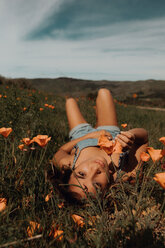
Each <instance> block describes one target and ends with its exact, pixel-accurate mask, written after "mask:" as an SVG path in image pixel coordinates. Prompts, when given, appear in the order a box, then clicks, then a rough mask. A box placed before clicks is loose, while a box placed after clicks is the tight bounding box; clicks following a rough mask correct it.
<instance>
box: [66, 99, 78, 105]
mask: <svg viewBox="0 0 165 248" xmlns="http://www.w3.org/2000/svg"><path fill="white" fill-rule="evenodd" d="M75 103H76V100H75V99H74V98H73V97H69V98H67V99H66V107H68V106H70V105H73V104H75Z"/></svg>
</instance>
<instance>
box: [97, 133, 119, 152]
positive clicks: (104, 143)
mask: <svg viewBox="0 0 165 248" xmlns="http://www.w3.org/2000/svg"><path fill="white" fill-rule="evenodd" d="M97 144H98V146H100V148H101V149H103V150H104V151H105V152H106V153H107V154H108V155H111V154H112V153H121V152H122V146H121V144H120V142H119V141H114V140H109V138H108V136H106V135H104V134H103V135H100V137H99V139H98V143H97Z"/></svg>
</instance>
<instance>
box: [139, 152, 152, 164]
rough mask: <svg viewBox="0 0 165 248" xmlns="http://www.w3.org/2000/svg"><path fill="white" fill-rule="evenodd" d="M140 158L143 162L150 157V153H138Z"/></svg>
mask: <svg viewBox="0 0 165 248" xmlns="http://www.w3.org/2000/svg"><path fill="white" fill-rule="evenodd" d="M140 159H141V160H142V161H143V162H147V161H148V160H149V159H150V155H149V154H148V153H146V152H142V153H141V154H140Z"/></svg>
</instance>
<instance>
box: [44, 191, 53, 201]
mask: <svg viewBox="0 0 165 248" xmlns="http://www.w3.org/2000/svg"><path fill="white" fill-rule="evenodd" d="M52 193H53V190H51V191H50V193H49V194H48V195H47V196H46V197H45V201H46V202H48V201H49V200H50V198H51V197H52Z"/></svg>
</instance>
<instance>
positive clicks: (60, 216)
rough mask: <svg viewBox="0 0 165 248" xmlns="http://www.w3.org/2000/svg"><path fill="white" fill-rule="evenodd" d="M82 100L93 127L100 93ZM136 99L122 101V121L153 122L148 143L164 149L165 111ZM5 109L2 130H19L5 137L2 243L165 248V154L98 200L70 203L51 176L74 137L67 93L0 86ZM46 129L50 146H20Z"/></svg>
mask: <svg viewBox="0 0 165 248" xmlns="http://www.w3.org/2000/svg"><path fill="white" fill-rule="evenodd" d="M77 101H78V104H79V106H80V108H81V110H82V112H83V114H84V116H85V118H86V119H87V121H88V122H90V123H91V124H92V125H94V124H95V121H96V120H95V108H94V107H95V99H94V97H93V98H89V97H79V98H77ZM133 101H134V106H133V105H130V106H129V105H125V104H121V103H120V102H118V101H117V102H116V108H117V114H118V122H119V126H120V125H121V124H122V123H127V124H128V127H127V128H126V129H130V128H134V127H144V128H146V129H147V130H148V132H149V143H150V144H149V146H151V147H154V148H155V149H163V144H162V143H161V142H160V141H159V138H160V137H162V136H165V125H164V117H163V114H162V112H159V111H151V110H150V111H148V110H143V109H137V108H136V104H137V102H136V98H135V99H134V100H133ZM45 104H46V105H45ZM0 113H1V118H0V128H2V127H6V128H12V132H11V133H10V134H9V136H8V137H7V138H5V137H3V136H2V135H0V146H1V149H0V168H1V180H0V197H1V198H5V199H6V200H7V202H6V208H4V210H2V211H1V212H0V223H1V225H0V247H19V248H20V247H36V248H38V247H84V248H85V247H98V248H99V247H100V248H102V247H118V248H120V247H132V248H136V247H144V248H149V247H159V248H160V247H164V245H165V215H164V209H165V202H164V199H165V191H164V190H163V189H162V188H161V187H160V186H159V184H157V183H156V182H155V181H154V180H153V176H154V174H155V173H157V172H162V171H164V169H165V166H164V165H165V159H164V158H163V159H162V160H159V161H157V162H155V163H154V162H153V161H152V160H151V159H150V160H149V161H148V162H144V166H143V169H144V176H143V180H142V182H141V183H140V182H139V180H138V179H137V180H136V183H135V184H134V185H132V184H129V183H128V182H127V183H122V182H121V180H118V181H117V182H116V183H115V184H114V185H112V186H111V187H110V188H109V190H108V192H107V194H106V196H105V197H104V199H103V201H102V202H101V201H100V199H99V198H98V199H96V200H91V199H89V201H88V203H87V205H86V207H80V206H76V205H70V204H68V203H67V202H65V201H64V200H63V199H61V198H60V197H59V195H58V194H57V193H56V192H55V190H54V189H53V188H52V185H51V183H50V182H49V181H48V180H47V176H46V174H47V173H46V171H47V168H48V167H50V168H51V165H50V163H49V161H50V160H51V158H52V156H53V154H54V153H55V152H56V151H57V149H58V148H59V146H61V145H62V144H64V143H65V142H67V141H68V131H69V128H68V123H67V119H66V115H65V96H58V95H53V94H51V95H49V94H44V93H42V92H39V91H36V90H31V89H23V88H20V87H16V86H12V84H11V85H10V86H6V85H5V84H4V85H0ZM39 134H40V135H48V137H51V140H50V141H49V142H48V144H47V145H46V146H45V147H41V146H39V145H38V144H37V143H36V142H35V143H32V144H31V145H29V146H26V145H25V146H24V147H23V146H21V147H20V148H21V149H22V150H21V149H20V148H19V145H20V144H23V143H24V142H23V141H22V139H23V138H30V139H32V138H33V137H36V136H37V135H39ZM74 215H78V216H81V218H82V219H80V220H79V219H76V220H75V218H74V217H75V216H74Z"/></svg>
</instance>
